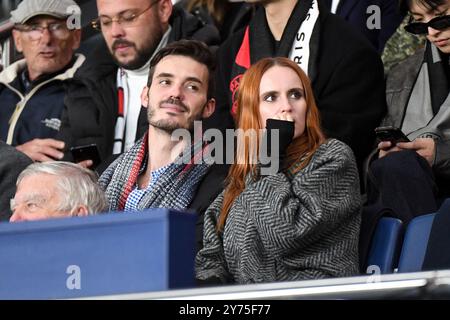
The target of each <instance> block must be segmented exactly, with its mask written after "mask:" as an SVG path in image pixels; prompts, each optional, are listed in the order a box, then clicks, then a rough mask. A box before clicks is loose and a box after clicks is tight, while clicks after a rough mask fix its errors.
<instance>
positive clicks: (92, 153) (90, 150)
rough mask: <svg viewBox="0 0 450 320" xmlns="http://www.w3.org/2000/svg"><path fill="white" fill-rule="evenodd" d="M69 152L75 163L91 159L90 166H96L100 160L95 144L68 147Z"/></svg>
mask: <svg viewBox="0 0 450 320" xmlns="http://www.w3.org/2000/svg"><path fill="white" fill-rule="evenodd" d="M70 152H71V153H72V156H73V160H74V162H75V163H78V162H81V161H84V160H92V162H93V165H92V168H96V167H97V166H98V165H99V164H100V162H101V160H100V153H99V152H98V148H97V145H96V144H89V145H85V146H77V147H72V148H70Z"/></svg>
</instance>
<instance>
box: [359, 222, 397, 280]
mask: <svg viewBox="0 0 450 320" xmlns="http://www.w3.org/2000/svg"><path fill="white" fill-rule="evenodd" d="M402 233H403V223H402V221H401V220H399V219H396V218H390V217H382V218H381V219H380V220H379V222H378V224H377V227H376V229H375V233H374V235H373V238H372V244H371V246H370V250H369V254H368V258H367V266H368V271H370V270H371V269H372V268H373V266H378V268H379V272H381V273H392V272H393V271H394V268H395V267H396V265H397V260H398V254H399V251H400V246H401V237H402Z"/></svg>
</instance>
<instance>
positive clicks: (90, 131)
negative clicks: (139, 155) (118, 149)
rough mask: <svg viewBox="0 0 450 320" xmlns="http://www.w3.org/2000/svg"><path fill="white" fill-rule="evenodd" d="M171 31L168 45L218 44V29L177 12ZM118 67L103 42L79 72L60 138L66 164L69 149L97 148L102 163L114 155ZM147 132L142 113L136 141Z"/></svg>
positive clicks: (71, 93) (68, 100)
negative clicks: (186, 42)
mask: <svg viewBox="0 0 450 320" xmlns="http://www.w3.org/2000/svg"><path fill="white" fill-rule="evenodd" d="M170 25H171V27H172V30H171V33H170V35H169V42H173V41H176V40H180V39H196V40H200V41H204V42H205V43H207V44H208V45H210V46H214V45H217V44H218V41H219V36H218V31H217V29H216V28H215V27H214V26H212V25H204V24H203V23H202V22H201V21H200V20H198V19H197V18H196V17H194V16H193V15H191V14H189V13H187V12H186V11H183V10H181V9H176V8H174V10H173V12H172V16H171V18H170ZM117 69H118V66H117V65H116V64H115V63H114V61H113V59H112V57H111V55H110V53H109V52H108V49H107V46H106V43H105V42H104V40H103V38H102V39H101V43H100V45H99V46H97V48H95V49H94V50H93V52H92V54H91V55H90V56H88V59H87V61H86V62H85V63H84V64H83V66H82V67H81V68H80V69H79V70H78V72H77V73H76V74H75V77H74V79H73V83H72V84H71V85H70V86H69V89H68V93H67V95H66V99H65V108H64V111H63V116H62V124H61V129H60V133H59V136H58V137H57V138H58V139H60V140H63V141H64V142H65V143H66V149H67V152H66V155H65V160H70V161H71V160H72V158H71V155H70V153H69V152H68V150H69V148H70V147H73V146H81V145H86V144H94V143H95V144H97V146H98V149H99V152H100V157H101V159H102V160H103V161H105V160H108V158H109V157H110V156H111V155H112V150H113V142H114V128H115V124H116V119H117V109H118V100H117V85H116V75H117ZM147 129H148V125H147V116H146V112H145V110H144V109H143V110H141V113H140V115H139V123H138V129H137V134H136V136H137V138H139V137H140V136H142V134H143V133H144V132H145V131H146V130H147Z"/></svg>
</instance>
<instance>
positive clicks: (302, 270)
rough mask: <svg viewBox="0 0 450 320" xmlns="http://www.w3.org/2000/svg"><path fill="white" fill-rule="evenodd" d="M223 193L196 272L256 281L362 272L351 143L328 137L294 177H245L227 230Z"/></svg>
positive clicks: (208, 219)
mask: <svg viewBox="0 0 450 320" xmlns="http://www.w3.org/2000/svg"><path fill="white" fill-rule="evenodd" d="M222 201H223V194H221V195H220V196H219V197H218V198H217V199H216V200H215V201H214V202H213V204H211V206H210V207H209V208H208V210H207V212H206V214H205V222H204V238H203V241H204V248H203V249H202V250H201V251H200V252H199V253H198V255H197V258H196V275H197V278H198V279H202V280H205V279H208V278H211V277H219V278H221V279H222V281H224V282H237V283H253V282H271V281H284V280H304V279H315V278H325V277H337V276H351V275H355V274H358V272H359V270H358V237H359V226H360V209H361V197H360V190H359V178H358V171H357V168H356V163H355V159H354V156H353V153H352V151H351V149H350V148H349V147H348V146H347V145H345V144H344V143H342V142H340V141H338V140H334V139H333V140H329V141H328V142H326V143H324V144H323V145H322V146H320V147H319V149H318V150H317V151H316V153H315V155H314V156H313V158H312V160H311V162H310V163H309V164H308V165H307V166H306V167H305V168H304V169H303V170H301V171H299V172H298V173H297V174H295V176H293V177H292V178H288V176H287V175H286V174H284V173H278V174H277V175H273V176H267V177H264V178H262V179H259V180H257V181H252V179H247V185H246V188H245V190H244V192H243V193H242V194H240V195H239V196H238V198H236V200H235V202H234V204H233V206H232V207H231V210H230V213H229V215H228V218H227V221H226V224H225V228H224V232H223V233H220V234H218V233H217V231H216V223H217V218H218V215H219V212H220V208H221V206H222Z"/></svg>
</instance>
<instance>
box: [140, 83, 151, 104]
mask: <svg viewBox="0 0 450 320" xmlns="http://www.w3.org/2000/svg"><path fill="white" fill-rule="evenodd" d="M148 89H149V88H148V87H144V89H142V93H141V105H142V106H143V107H144V108H147V107H148Z"/></svg>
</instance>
